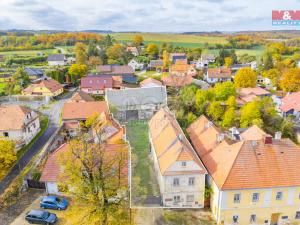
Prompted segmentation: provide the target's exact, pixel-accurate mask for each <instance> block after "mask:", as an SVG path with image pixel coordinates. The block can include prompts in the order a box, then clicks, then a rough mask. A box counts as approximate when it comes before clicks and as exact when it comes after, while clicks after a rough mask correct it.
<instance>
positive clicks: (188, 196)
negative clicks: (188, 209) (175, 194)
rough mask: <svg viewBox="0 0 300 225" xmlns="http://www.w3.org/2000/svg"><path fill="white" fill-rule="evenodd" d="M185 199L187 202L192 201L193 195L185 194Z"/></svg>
mask: <svg viewBox="0 0 300 225" xmlns="http://www.w3.org/2000/svg"><path fill="white" fill-rule="evenodd" d="M186 201H187V202H193V201H194V195H187V196H186Z"/></svg>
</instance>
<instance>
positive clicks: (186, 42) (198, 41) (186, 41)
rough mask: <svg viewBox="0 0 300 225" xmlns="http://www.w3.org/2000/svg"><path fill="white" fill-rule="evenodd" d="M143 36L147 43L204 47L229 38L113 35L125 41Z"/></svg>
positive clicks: (220, 42) (221, 42)
mask: <svg viewBox="0 0 300 225" xmlns="http://www.w3.org/2000/svg"><path fill="white" fill-rule="evenodd" d="M137 34H140V35H142V36H143V38H144V41H145V43H146V44H147V43H155V44H158V45H160V44H162V43H164V42H165V43H172V44H173V45H176V46H181V47H189V48H196V47H202V46H203V45H204V43H208V44H210V45H212V44H226V43H227V40H226V38H225V37H221V36H200V35H187V34H158V33H115V34H112V36H113V37H114V38H115V39H116V40H118V41H123V42H131V41H132V40H133V38H134V36H135V35H137Z"/></svg>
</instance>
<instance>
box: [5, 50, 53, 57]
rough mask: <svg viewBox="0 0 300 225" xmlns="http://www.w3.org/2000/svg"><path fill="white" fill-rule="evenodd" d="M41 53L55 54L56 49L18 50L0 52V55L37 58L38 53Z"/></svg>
mask: <svg viewBox="0 0 300 225" xmlns="http://www.w3.org/2000/svg"><path fill="white" fill-rule="evenodd" d="M41 52H43V53H44V54H54V53H57V50H56V49H42V50H20V51H5V52H0V55H5V56H16V55H17V56H37V55H38V53H41Z"/></svg>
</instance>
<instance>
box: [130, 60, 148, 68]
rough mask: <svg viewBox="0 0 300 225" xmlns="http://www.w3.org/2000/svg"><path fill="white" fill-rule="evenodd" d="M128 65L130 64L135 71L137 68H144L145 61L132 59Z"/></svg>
mask: <svg viewBox="0 0 300 225" xmlns="http://www.w3.org/2000/svg"><path fill="white" fill-rule="evenodd" d="M128 66H130V67H131V68H132V69H133V70H134V71H135V70H142V69H143V68H144V63H139V62H138V61H137V60H135V59H132V60H130V62H129V63H128Z"/></svg>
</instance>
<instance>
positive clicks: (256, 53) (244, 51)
mask: <svg viewBox="0 0 300 225" xmlns="http://www.w3.org/2000/svg"><path fill="white" fill-rule="evenodd" d="M264 50H265V48H264V47H263V46H260V47H258V48H255V49H235V52H236V54H237V56H240V55H243V54H248V55H253V56H256V57H260V56H261V55H262V54H263V52H264ZM203 53H204V54H207V53H210V54H214V55H217V54H218V53H219V49H204V50H203Z"/></svg>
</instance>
